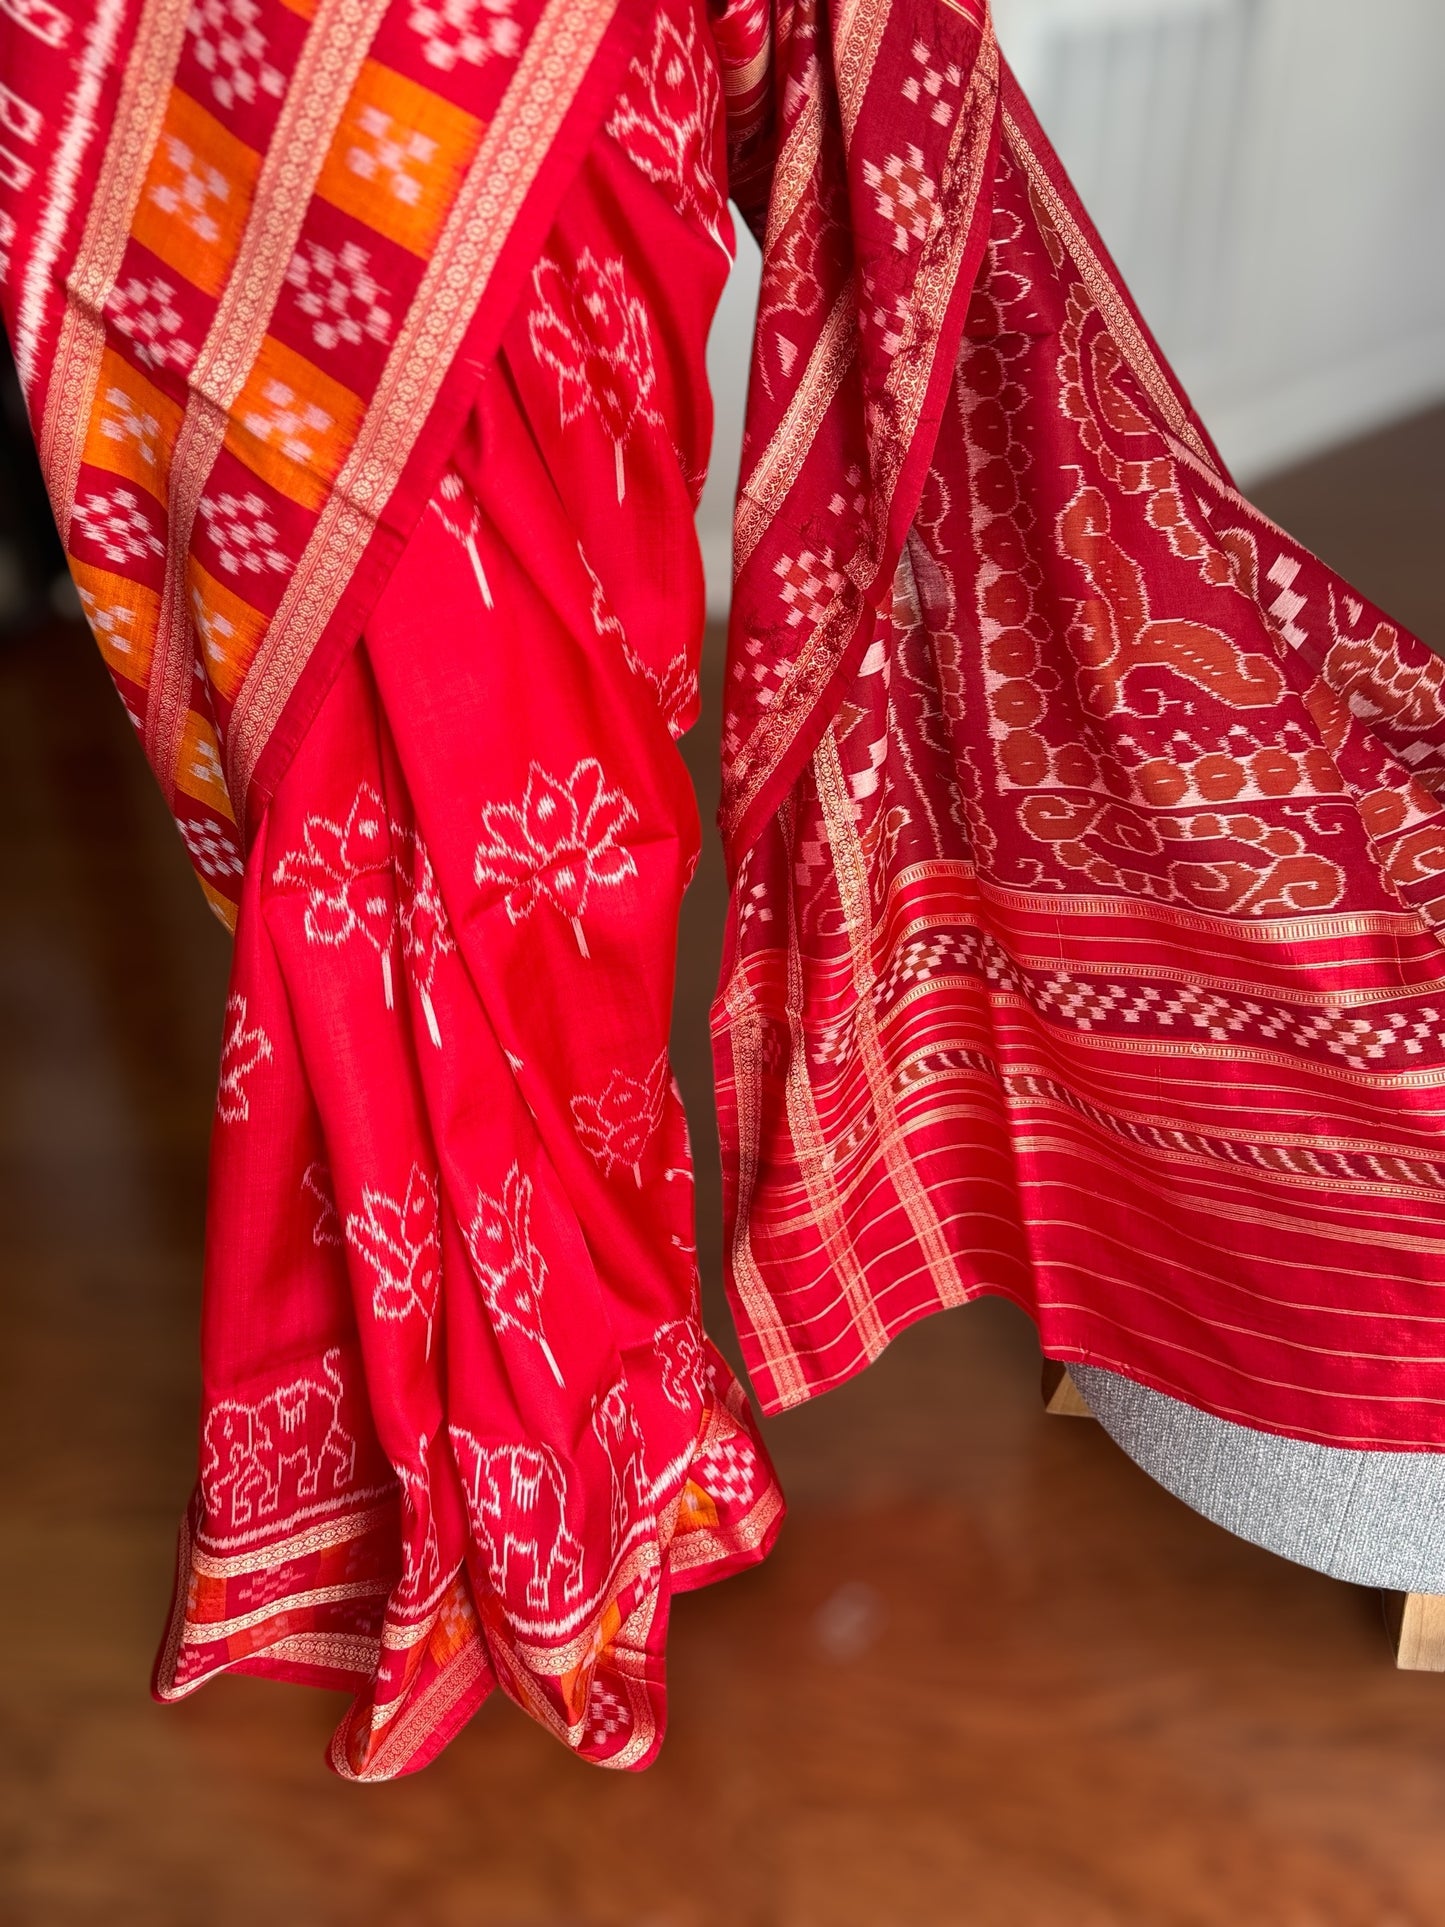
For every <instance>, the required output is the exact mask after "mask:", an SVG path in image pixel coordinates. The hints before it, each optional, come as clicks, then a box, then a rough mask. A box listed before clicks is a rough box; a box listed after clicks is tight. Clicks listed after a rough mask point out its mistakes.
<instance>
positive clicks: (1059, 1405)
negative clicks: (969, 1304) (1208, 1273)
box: [1040, 1358, 1445, 1673]
mask: <svg viewBox="0 0 1445 1927" xmlns="http://www.w3.org/2000/svg"><path fill="white" fill-rule="evenodd" d="M1040 1389H1041V1391H1042V1393H1043V1400H1044V1410H1045V1412H1047V1413H1048V1415H1049V1417H1050V1418H1092V1417H1093V1416H1094V1415H1093V1413H1092V1412H1091V1411H1090V1410H1089V1407H1088V1406H1087V1405H1086V1404H1085V1402H1084V1399H1083V1397H1082V1396H1081V1394H1080V1392H1079V1388H1078V1386H1077V1385H1075V1383H1074V1381H1073V1379H1072V1378H1070V1376H1069V1368H1068V1366H1067V1365H1062V1364H1060V1362H1059V1361H1058V1359H1056V1358H1046V1359H1045V1360H1044V1366H1043V1376H1042V1382H1041V1387H1040ZM1380 1605H1381V1608H1382V1609H1383V1611H1384V1615H1385V1627H1386V1630H1387V1631H1388V1633H1389V1635H1390V1644H1391V1646H1392V1647H1393V1649H1394V1653H1395V1664H1396V1666H1398V1667H1399V1668H1400V1670H1401V1672H1409V1673H1445V1597H1442V1596H1441V1595H1440V1594H1438V1593H1429V1592H1381V1594H1380Z"/></svg>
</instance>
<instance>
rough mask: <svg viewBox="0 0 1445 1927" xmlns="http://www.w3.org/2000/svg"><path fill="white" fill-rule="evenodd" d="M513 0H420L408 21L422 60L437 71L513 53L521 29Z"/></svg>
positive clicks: (479, 62) (484, 62)
mask: <svg viewBox="0 0 1445 1927" xmlns="http://www.w3.org/2000/svg"><path fill="white" fill-rule="evenodd" d="M515 10H516V0H419V4H418V5H416V6H414V7H413V8H412V10H411V14H410V16H409V17H408V21H407V24H408V25H409V26H410V27H411V29H412V31H413V32H414V33H415V34H417V35H418V36H419V37H420V39H421V42H422V59H423V60H425V61H426V63H427V65H428V66H431V67H435V68H436V69H437V70H438V72H440V73H450V72H451V70H452V69H453V68H454V67H455V66H456V65H457V64H458V62H464V63H466V64H468V65H470V66H473V67H482V66H485V65H486V63H487V62H488V61H489V60H492V59H494V58H495V57H496V56H497V55H499V54H504V55H510V54H515V53H516V52H517V50H518V48H519V47H520V45H521V39H522V36H521V29H520V28H519V27H518V25H517V22H516V20H515V18H514V17H513V16H514V13H515Z"/></svg>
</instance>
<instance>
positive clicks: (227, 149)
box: [131, 87, 261, 295]
mask: <svg viewBox="0 0 1445 1927" xmlns="http://www.w3.org/2000/svg"><path fill="white" fill-rule="evenodd" d="M260 169H261V157H260V155H259V154H257V153H255V152H254V151H253V150H252V149H251V148H249V147H247V146H246V144H245V142H244V141H238V140H237V139H236V136H235V135H234V134H233V133H231V132H230V130H229V129H228V128H225V127H223V126H222V125H221V123H220V122H219V121H218V120H216V119H215V118H214V117H213V116H212V115H210V114H208V113H207V112H206V110H205V108H204V107H198V106H197V105H196V103H195V101H193V100H192V99H191V97H190V95H189V94H183V93H182V92H181V90H180V88H179V87H173V88H172V89H171V97H170V101H169V103H168V104H167V107H166V118H165V124H164V126H163V127H162V128H161V137H160V139H159V141H158V142H157V143H156V150H155V153H154V154H153V155H152V156H151V164H150V171H149V172H148V173H147V175H146V180H145V186H144V187H143V188H142V189H141V196H140V204H139V206H138V207H137V208H136V211H135V220H134V221H133V222H132V224H131V233H132V234H133V235H134V236H135V238H136V240H137V241H139V242H140V243H141V244H142V245H143V246H144V247H148V248H149V249H150V251H151V253H152V254H158V255H159V256H160V258H161V260H162V261H164V262H165V263H166V264H167V266H168V267H172V268H174V269H175V271H176V273H177V274H180V275H183V276H184V277H185V279H186V280H187V281H189V282H191V283H192V284H193V286H195V287H198V288H203V289H204V290H205V292H206V293H207V294H209V295H219V294H220V292H221V289H222V288H223V287H224V286H225V284H226V276H227V275H228V274H229V273H230V271H231V267H232V264H233V263H234V261H235V259H236V251H237V249H238V248H239V247H240V244H241V232H242V230H243V228H244V227H245V225H246V217H247V215H248V214H249V212H250V209H251V200H252V196H253V194H254V192H255V187H256V177H257V175H258V174H259V172H260Z"/></svg>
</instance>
